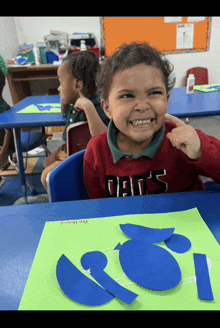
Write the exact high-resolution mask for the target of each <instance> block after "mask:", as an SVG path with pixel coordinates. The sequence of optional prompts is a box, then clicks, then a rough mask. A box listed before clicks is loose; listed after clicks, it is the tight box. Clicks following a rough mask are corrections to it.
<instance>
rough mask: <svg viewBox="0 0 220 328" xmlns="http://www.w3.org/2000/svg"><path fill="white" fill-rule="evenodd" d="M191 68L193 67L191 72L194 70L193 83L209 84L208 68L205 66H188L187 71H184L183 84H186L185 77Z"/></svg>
mask: <svg viewBox="0 0 220 328" xmlns="http://www.w3.org/2000/svg"><path fill="white" fill-rule="evenodd" d="M191 69H193V72H194V76H195V85H204V84H209V75H208V69H207V68H205V67H192V68H189V69H188V71H187V72H186V81H185V86H186V85H187V79H188V76H189V73H190V71H191Z"/></svg>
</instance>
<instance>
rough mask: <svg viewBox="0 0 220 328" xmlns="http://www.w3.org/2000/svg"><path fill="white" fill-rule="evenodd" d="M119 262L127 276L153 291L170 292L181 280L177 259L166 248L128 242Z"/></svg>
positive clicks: (122, 248)
mask: <svg viewBox="0 0 220 328" xmlns="http://www.w3.org/2000/svg"><path fill="white" fill-rule="evenodd" d="M119 260H120V263H121V267H122V269H123V271H124V273H125V274H126V276H127V277H128V278H129V279H131V280H132V281H134V282H135V283H137V284H138V285H140V286H143V287H145V288H149V289H152V290H169V289H171V288H174V287H176V286H177V285H178V284H179V282H180V280H181V270H180V267H179V264H178V262H177V261H176V259H175V258H174V257H173V256H172V255H171V254H170V253H169V252H168V251H166V250H165V249H164V248H162V247H160V246H156V245H152V244H150V243H145V242H142V241H139V240H135V239H134V240H129V241H126V242H125V243H124V244H123V245H122V247H121V250H120V253H119Z"/></svg>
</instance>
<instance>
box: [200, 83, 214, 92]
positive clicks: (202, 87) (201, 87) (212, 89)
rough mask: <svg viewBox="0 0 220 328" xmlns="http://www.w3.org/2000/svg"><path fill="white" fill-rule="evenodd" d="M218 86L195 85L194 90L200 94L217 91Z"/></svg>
mask: <svg viewBox="0 0 220 328" xmlns="http://www.w3.org/2000/svg"><path fill="white" fill-rule="evenodd" d="M210 87H217V88H211V89H209V88H210ZM219 87H220V84H204V85H195V86H194V90H196V91H202V92H214V91H219Z"/></svg>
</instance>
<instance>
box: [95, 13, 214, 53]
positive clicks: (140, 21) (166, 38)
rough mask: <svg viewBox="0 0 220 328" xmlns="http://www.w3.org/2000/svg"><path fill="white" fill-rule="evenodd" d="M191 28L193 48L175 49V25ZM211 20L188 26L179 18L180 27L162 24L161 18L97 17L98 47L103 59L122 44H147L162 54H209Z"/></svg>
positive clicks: (206, 19)
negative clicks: (100, 41)
mask: <svg viewBox="0 0 220 328" xmlns="http://www.w3.org/2000/svg"><path fill="white" fill-rule="evenodd" d="M180 24H193V30H194V35H193V47H192V48H191V49H187V48H186V49H185V48H184V49H177V46H176V45H177V25H180ZM210 31H211V18H210V17H205V20H204V21H202V22H194V23H189V22H188V19H187V17H182V20H181V23H180V22H179V23H168V24H167V23H165V22H164V17H109V16H108V17H101V34H102V46H103V47H104V48H105V54H106V57H108V56H110V55H111V54H112V53H113V52H114V51H115V50H116V49H117V48H118V47H119V46H120V45H121V44H122V43H130V42H132V41H139V42H143V41H145V42H148V43H150V45H151V46H152V47H154V48H156V49H158V50H159V51H161V52H162V53H165V54H171V53H188V52H199V51H209V40H210Z"/></svg>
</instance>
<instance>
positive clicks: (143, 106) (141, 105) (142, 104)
mask: <svg viewBox="0 0 220 328" xmlns="http://www.w3.org/2000/svg"><path fill="white" fill-rule="evenodd" d="M150 108H151V107H150V105H149V103H148V102H147V100H139V101H138V102H137V103H136V105H135V110H139V111H145V110H148V109H150Z"/></svg>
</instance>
